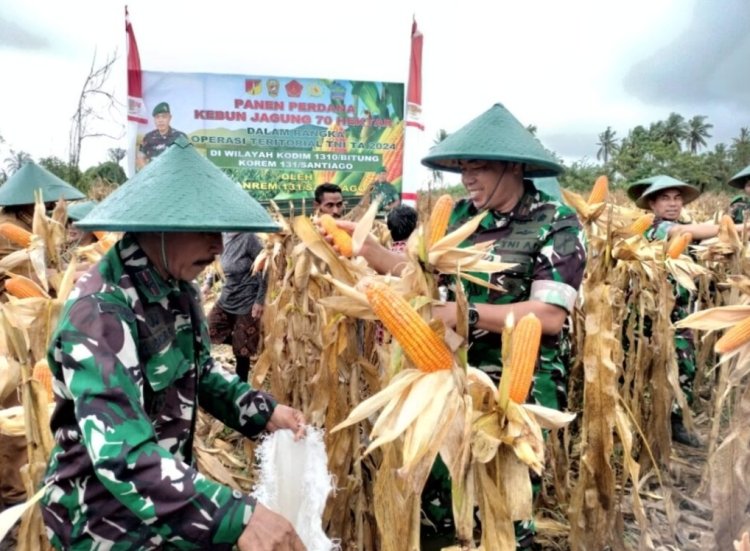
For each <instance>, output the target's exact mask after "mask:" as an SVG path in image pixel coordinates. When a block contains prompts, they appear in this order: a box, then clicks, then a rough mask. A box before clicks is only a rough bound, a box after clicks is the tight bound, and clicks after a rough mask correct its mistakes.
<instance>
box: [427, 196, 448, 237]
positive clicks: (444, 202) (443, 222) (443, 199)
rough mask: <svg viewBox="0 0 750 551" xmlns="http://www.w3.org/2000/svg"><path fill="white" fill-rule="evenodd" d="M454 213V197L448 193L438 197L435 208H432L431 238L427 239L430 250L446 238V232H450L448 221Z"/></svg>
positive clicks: (429, 231) (429, 228)
mask: <svg viewBox="0 0 750 551" xmlns="http://www.w3.org/2000/svg"><path fill="white" fill-rule="evenodd" d="M452 211H453V197H451V196H450V195H448V194H447V193H446V194H445V195H441V196H440V197H438V200H437V201H435V206H434V207H433V208H432V213H431V214H430V223H429V224H430V225H429V226H428V228H427V229H428V236H429V237H428V238H427V248H428V249H429V248H430V247H432V246H433V245H434V244H435V243H437V242H438V241H440V240H441V239H442V238H443V237H445V232H446V231H447V230H448V220H449V219H450V217H451V212H452Z"/></svg>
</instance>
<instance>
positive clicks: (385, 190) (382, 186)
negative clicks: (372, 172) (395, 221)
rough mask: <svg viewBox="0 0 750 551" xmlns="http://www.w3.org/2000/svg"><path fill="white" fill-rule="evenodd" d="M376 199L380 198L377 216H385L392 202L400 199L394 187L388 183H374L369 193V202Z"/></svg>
mask: <svg viewBox="0 0 750 551" xmlns="http://www.w3.org/2000/svg"><path fill="white" fill-rule="evenodd" d="M378 197H381V201H380V207H379V208H378V214H379V215H385V214H387V212H388V210H390V209H388V208H386V207H387V206H388V205H390V204H391V203H393V202H394V201H398V200H399V199H400V198H401V195H400V194H399V192H398V190H397V189H396V186H394V185H393V184H391V183H389V182H375V184H374V185H373V187H372V190H371V191H370V202H372V201H374V200H375V199H377V198H378Z"/></svg>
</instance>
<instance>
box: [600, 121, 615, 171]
mask: <svg viewBox="0 0 750 551" xmlns="http://www.w3.org/2000/svg"><path fill="white" fill-rule="evenodd" d="M615 134H617V131H616V130H612V127H611V126H608V127H607V129H606V130H605V131H604V132H602V133H601V134H599V141H598V142H597V144H596V145H598V146H599V151H597V152H596V159H597V160H599V159H602V158H603V159H604V164H605V165H606V164H607V162H608V161H609V158H610V157H611V156H612V153H614V152H615V151H617V142H618V140H617V139H615Z"/></svg>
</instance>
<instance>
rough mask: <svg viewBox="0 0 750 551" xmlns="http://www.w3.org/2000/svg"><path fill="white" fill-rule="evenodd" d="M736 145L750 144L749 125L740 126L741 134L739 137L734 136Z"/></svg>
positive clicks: (733, 140)
mask: <svg viewBox="0 0 750 551" xmlns="http://www.w3.org/2000/svg"><path fill="white" fill-rule="evenodd" d="M732 142H734V146H735V147H740V146H744V145H748V144H750V129H748V127H747V126H743V127H742V128H740V135H739V137H737V138H732Z"/></svg>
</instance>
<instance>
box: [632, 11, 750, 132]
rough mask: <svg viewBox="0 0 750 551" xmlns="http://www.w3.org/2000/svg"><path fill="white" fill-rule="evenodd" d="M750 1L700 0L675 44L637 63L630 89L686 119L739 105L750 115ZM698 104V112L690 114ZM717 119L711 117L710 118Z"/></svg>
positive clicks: (739, 112)
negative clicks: (689, 111) (716, 0)
mask: <svg viewBox="0 0 750 551" xmlns="http://www.w3.org/2000/svg"><path fill="white" fill-rule="evenodd" d="M749 26H750V2H748V1H747V0H723V1H722V2H720V3H717V2H715V1H713V0H697V1H696V3H695V7H694V10H693V15H692V20H691V22H690V24H689V26H688V28H687V30H686V31H685V32H684V33H683V34H681V35H680V36H679V37H678V38H677V39H675V40H674V41H673V42H672V43H671V44H669V45H667V46H666V47H664V48H662V49H660V50H658V51H656V52H655V53H654V54H652V55H651V56H649V57H647V58H646V59H643V60H642V61H640V62H638V63H637V64H636V65H634V66H633V67H632V68H631V69H630V71H629V72H628V73H627V74H626V77H625V81H624V85H625V88H626V90H627V91H628V92H629V93H630V94H632V95H634V96H636V97H637V98H638V99H641V100H643V101H645V102H647V103H654V104H658V105H664V106H672V107H671V108H670V111H676V112H680V109H679V108H681V109H682V112H681V114H683V115H684V116H686V117H690V116H692V115H693V114H701V115H709V116H710V115H711V113H709V112H707V110H706V109H705V107H706V106H709V109H719V108H733V109H735V110H736V112H735V114H736V115H737V116H738V120H739V119H740V117H742V116H743V115H744V118H745V119H746V118H747V115H749V114H750V72H748V70H747V60H748V59H750V34H748V33H747V28H748V27H749ZM691 107H693V108H694V109H696V110H698V111H699V112H697V113H692V112H691V113H686V112H684V111H685V109H689V108H691ZM709 122H711V121H709Z"/></svg>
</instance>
